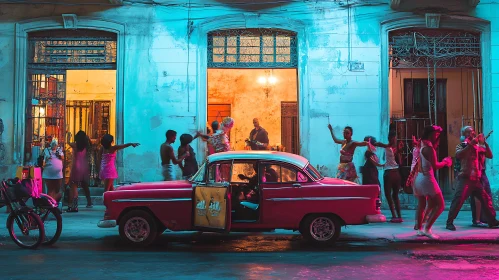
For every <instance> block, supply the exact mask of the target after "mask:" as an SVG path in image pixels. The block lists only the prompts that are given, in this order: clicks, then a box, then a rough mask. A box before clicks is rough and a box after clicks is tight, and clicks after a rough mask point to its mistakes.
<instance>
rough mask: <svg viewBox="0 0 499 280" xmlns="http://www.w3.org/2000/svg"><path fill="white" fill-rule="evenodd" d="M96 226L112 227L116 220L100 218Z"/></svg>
mask: <svg viewBox="0 0 499 280" xmlns="http://www.w3.org/2000/svg"><path fill="white" fill-rule="evenodd" d="M97 226H98V227H100V228H112V227H115V226H116V221H115V220H102V221H99V223H98V224H97Z"/></svg>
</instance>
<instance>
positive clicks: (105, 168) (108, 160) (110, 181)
mask: <svg viewBox="0 0 499 280" xmlns="http://www.w3.org/2000/svg"><path fill="white" fill-rule="evenodd" d="M113 142H114V137H113V136H112V135H109V134H105V135H104V136H102V139H101V140H100V143H101V145H102V147H101V151H100V154H101V158H100V172H99V177H100V179H101V180H103V181H104V192H107V191H113V190H114V187H113V185H114V179H116V178H118V172H117V171H116V164H115V162H116V151H118V150H122V149H124V148H128V147H130V146H132V147H134V148H135V147H137V146H138V145H140V144H139V143H128V144H124V145H115V146H113Z"/></svg>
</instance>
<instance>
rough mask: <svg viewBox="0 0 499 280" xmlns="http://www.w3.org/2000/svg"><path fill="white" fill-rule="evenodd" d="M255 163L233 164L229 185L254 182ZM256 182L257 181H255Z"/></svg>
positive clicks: (255, 174)
mask: <svg viewBox="0 0 499 280" xmlns="http://www.w3.org/2000/svg"><path fill="white" fill-rule="evenodd" d="M256 164H257V162H256V161H252V162H234V164H233V165H232V178H231V180H230V181H231V183H248V182H249V181H252V180H253V179H255V180H256V176H257V173H256V170H255V169H256ZM255 182H258V181H255Z"/></svg>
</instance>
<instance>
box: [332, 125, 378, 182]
mask: <svg viewBox="0 0 499 280" xmlns="http://www.w3.org/2000/svg"><path fill="white" fill-rule="evenodd" d="M327 127H328V128H329V132H331V137H332V138H333V140H334V143H336V144H339V145H341V150H340V164H339V165H338V172H337V173H336V178H339V179H343V180H347V181H351V182H355V181H356V180H357V178H358V176H357V171H356V170H355V164H353V162H352V160H353V154H354V152H355V148H357V147H364V146H367V144H368V142H366V141H363V142H356V141H353V140H352V135H353V128H352V127H350V126H345V129H343V138H345V139H344V140H342V139H339V138H337V137H336V136H335V135H334V132H333V127H332V126H331V124H328V125H327Z"/></svg>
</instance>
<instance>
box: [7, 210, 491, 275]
mask: <svg viewBox="0 0 499 280" xmlns="http://www.w3.org/2000/svg"><path fill="white" fill-rule="evenodd" d="M100 215H101V213H100V212H99V210H98V209H97V210H96V209H93V210H86V209H84V210H82V211H80V213H74V214H64V215H63V217H64V221H65V228H64V230H63V234H62V236H61V239H60V240H59V242H57V243H56V244H55V245H54V246H51V247H42V248H40V249H38V250H34V251H33V250H25V249H20V248H18V247H17V246H16V245H15V244H14V243H13V242H12V240H10V238H9V236H8V233H7V231H6V230H5V228H4V227H2V228H0V259H1V260H2V261H1V262H0V279H61V278H62V279H420V278H426V279H445V278H447V279H499V270H498V268H499V262H498V260H499V245H495V244H463V245H460V244H442V243H428V242H424V241H423V242H419V243H414V242H398V241H394V240H392V239H389V238H386V239H382V238H374V239H370V240H361V239H358V240H355V239H353V238H344V239H342V240H341V241H340V242H338V243H337V244H336V245H335V246H333V247H328V248H317V247H314V246H311V245H309V244H308V243H306V242H305V241H304V240H303V239H302V238H301V236H300V235H298V234H282V233H279V232H277V233H268V234H260V233H237V234H231V235H228V236H227V235H220V234H212V233H203V234H199V233H195V232H189V233H166V234H163V235H162V236H161V237H160V238H159V240H158V241H157V242H156V243H155V244H154V245H153V246H150V247H148V248H140V249H136V248H131V247H128V246H126V245H125V244H123V243H122V242H121V241H120V239H119V236H118V232H117V229H116V228H111V229H100V228H97V227H96V222H97V221H98V218H99V217H100ZM5 218H6V215H5V214H3V213H2V214H0V222H2V223H3V220H5ZM368 226H369V225H366V227H368ZM406 226H408V227H409V226H410V225H409V224H408V225H406ZM345 233H346V235H347V237H348V231H345ZM449 277H451V278H449Z"/></svg>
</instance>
